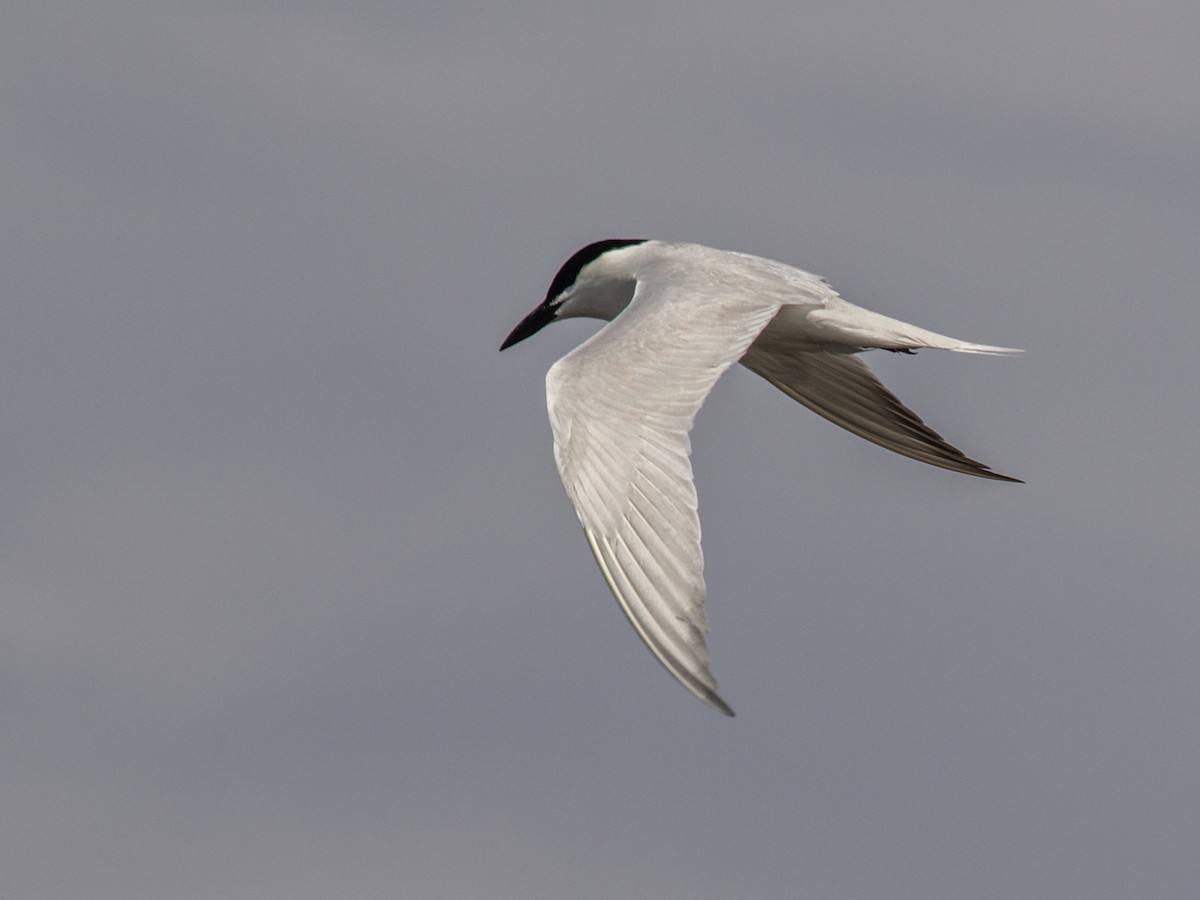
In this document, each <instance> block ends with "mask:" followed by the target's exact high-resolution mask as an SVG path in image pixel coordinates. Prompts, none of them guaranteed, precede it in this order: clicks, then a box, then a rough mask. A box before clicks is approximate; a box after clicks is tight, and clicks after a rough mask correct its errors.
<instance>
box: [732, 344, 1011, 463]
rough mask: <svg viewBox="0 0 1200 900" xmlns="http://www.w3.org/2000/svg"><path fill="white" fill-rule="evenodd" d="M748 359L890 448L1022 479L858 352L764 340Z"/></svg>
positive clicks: (837, 420)
mask: <svg viewBox="0 0 1200 900" xmlns="http://www.w3.org/2000/svg"><path fill="white" fill-rule="evenodd" d="M742 364H743V365H744V366H746V368H748V369H749V370H750V371H752V372H756V373H757V374H759V375H761V376H762V377H763V378H765V379H766V380H767V381H769V382H771V384H773V385H775V387H777V388H779V389H780V390H781V391H783V392H784V393H785V394H787V395H788V396H789V397H791V398H792V399H794V400H798V401H799V402H800V403H803V404H804V405H805V406H807V407H808V408H809V409H811V410H812V411H813V412H815V413H818V414H819V415H822V416H824V417H825V418H826V419H828V420H829V421H831V422H833V423H834V424H836V425H840V426H841V427H842V428H845V429H846V430H847V431H851V432H853V433H854V434H857V435H858V436H859V437H863V438H866V439H867V440H868V441H871V442H872V443H875V444H878V445H879V446H881V447H886V448H887V449H888V450H892V451H894V452H896V453H899V454H901V455H903V456H907V457H910V458H911V459H916V460H920V461H921V462H924V463H929V465H931V466H940V467H941V468H943V469H950V470H952V471H955V472H964V473H966V474H968V475H977V476H979V477H980V478H994V479H996V480H997V481H1020V479H1018V478H1011V477H1009V476H1008V475H1001V474H1000V473H999V472H993V471H991V470H990V469H989V468H988V467H987V466H986V465H984V464H983V463H981V462H978V461H977V460H974V459H971V458H970V457H968V456H966V455H965V454H964V453H963V452H962V451H961V450H959V449H958V448H957V447H953V446H951V445H950V444H948V443H946V441H945V440H944V439H943V438H942V436H941V435H940V434H938V433H937V432H936V431H934V430H933V429H932V428H930V427H929V426H928V425H926V424H925V423H924V422H923V421H921V418H920V416H918V415H917V414H916V413H914V412H913V411H912V410H911V409H909V408H908V407H907V406H905V405H904V404H903V403H901V402H900V401H899V400H898V399H897V398H896V396H895V394H893V393H892V392H891V391H889V390H888V389H887V388H886V387H884V386H883V384H882V383H881V382H880V381H879V379H878V378H876V377H875V375H874V374H873V373H872V372H871V370H870V369H868V368H867V365H866V363H864V362H863V361H862V360H861V359H860V358H859V357H858V356H857V355H855V354H853V353H842V352H837V351H829V350H821V349H811V350H797V349H796V348H795V347H786V348H785V347H783V346H780V345H777V344H776V345H772V346H763V345H761V344H760V345H756V346H752V347H751V348H750V349H749V351H748V352H747V353H746V355H745V356H744V357H742Z"/></svg>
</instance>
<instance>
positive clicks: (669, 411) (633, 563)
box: [500, 239, 1021, 716]
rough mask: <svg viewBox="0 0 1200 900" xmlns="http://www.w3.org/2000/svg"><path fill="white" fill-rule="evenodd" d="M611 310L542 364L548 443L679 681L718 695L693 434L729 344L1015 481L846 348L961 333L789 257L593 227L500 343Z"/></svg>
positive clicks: (753, 365)
mask: <svg viewBox="0 0 1200 900" xmlns="http://www.w3.org/2000/svg"><path fill="white" fill-rule="evenodd" d="M578 316H588V317H591V318H597V319H604V320H607V322H608V324H607V325H605V326H604V327H603V328H601V329H600V331H598V332H597V333H596V334H594V335H592V336H591V337H590V338H588V339H587V340H585V341H584V342H583V343H582V344H580V345H579V346H578V347H576V348H575V349H574V350H572V351H571V352H570V353H568V354H567V355H566V356H564V357H563V358H562V359H560V360H559V361H558V362H556V363H555V364H554V365H553V366H551V367H550V371H549V373H548V374H547V375H546V398H547V405H548V407H549V411H550V425H551V428H552V430H553V432H554V459H555V462H557V464H558V471H559V474H560V475H561V476H562V481H563V485H564V487H565V488H566V490H567V495H568V496H569V497H570V499H571V503H572V504H573V505H574V507H575V512H576V514H577V515H578V516H579V521H580V523H581V524H582V525H583V530H584V534H585V535H586V536H587V541H588V545H589V546H590V547H591V548H592V552H593V553H594V554H595V556H596V561H597V562H598V563H599V564H600V571H601V572H602V573H603V574H604V579H605V581H607V582H608V586H609V588H611V589H612V592H613V594H614V595H615V596H616V598H617V601H618V603H620V605H621V608H622V609H623V610H624V611H625V615H626V616H628V618H629V621H630V622H631V623H632V624H633V627H634V630H635V631H637V633H638V634H639V635H640V636H641V638H642V640H643V641H645V642H646V645H647V646H648V647H649V648H650V650H651V651H652V652H653V653H654V655H655V657H656V658H657V659H658V661H659V662H660V663H662V664H663V666H664V667H665V668H666V669H667V671H668V672H670V673H671V674H672V675H673V676H675V678H676V679H678V680H679V681H680V683H682V684H683V685H684V686H685V687H686V688H687V689H688V690H690V691H691V692H692V693H694V694H695V695H696V696H697V697H699V698H700V699H702V700H704V701H705V702H706V703H708V704H710V705H711V706H713V707H715V708H716V709H718V710H720V711H721V712H723V713H725V714H726V715H730V716H731V715H733V710H732V709H730V707H729V705H728V704H727V703H726V702H725V701H724V700H722V699H721V697H720V696H719V695H718V693H717V682H716V680H715V679H714V678H713V676H712V673H711V672H710V671H709V656H708V647H707V645H706V644H705V640H704V634H705V632H706V631H707V623H706V620H705V615H704V598H705V587H704V557H703V554H702V553H701V549H700V519H699V517H698V515H697V512H696V488H695V485H694V484H693V482H692V467H691V461H690V459H689V455H690V452H691V441H690V439H689V437H688V434H689V432H690V431H691V428H692V422H693V420H694V419H695V417H696V413H697V411H698V410H699V409H700V406H701V405H702V404H703V403H704V399H705V397H707V396H708V393H709V391H710V390H712V386H713V385H714V384H715V383H716V381H717V379H718V378H720V377H721V374H722V373H723V372H724V371H725V370H726V369H728V368H729V367H730V366H731V365H733V364H734V363H735V362H739V361H740V362H741V363H742V364H743V365H744V366H746V367H747V368H748V369H750V370H751V371H753V372H757V373H758V374H759V375H761V376H762V377H763V378H765V379H766V380H767V381H769V382H771V383H772V384H773V385H775V386H776V387H778V388H779V389H780V390H782V391H783V392H784V393H786V394H787V395H788V396H790V397H792V398H793V399H795V400H797V401H799V402H800V403H802V404H804V405H805V406H807V407H808V408H809V409H811V410H813V411H814V412H816V413H819V414H820V415H822V416H824V417H825V418H827V419H829V420H830V421H831V422H834V423H835V424H837V425H840V426H842V427H843V428H845V429H847V430H849V431H852V432H853V433H854V434H857V435H859V436H860V437H864V438H866V439H867V440H869V441H872V442H874V443H876V444H879V445H880V446H881V447H886V448H887V449H889V450H893V451H895V452H896V453H900V454H903V455H904V456H908V457H911V458H913V459H917V460H920V461H921V462H926V463H929V464H930V465H934V466H940V467H942V468H944V469H951V470H953V471H956V472H965V473H966V474H969V475H977V476H979V477H981V478H992V479H996V480H999V481H1017V480H1018V479H1016V478H1010V477H1009V476H1007V475H1001V474H999V473H997V472H993V471H991V470H990V469H989V468H988V467H987V466H985V465H984V464H983V463H980V462H977V461H976V460H973V459H970V458H969V457H967V456H965V455H964V454H963V453H962V452H961V451H959V450H958V449H957V448H955V447H952V446H951V445H950V444H948V443H946V441H944V440H943V439H942V438H941V436H940V435H938V434H937V432H935V431H933V429H931V428H929V426H927V425H926V424H925V423H924V422H922V421H921V419H920V417H919V416H917V415H916V414H915V413H914V412H912V411H911V410H909V409H908V408H907V407H906V406H904V404H902V403H901V402H900V401H899V400H897V399H896V397H895V396H894V395H893V394H892V393H891V392H890V391H888V389H887V388H885V387H884V386H883V384H882V383H880V381H879V380H878V379H877V378H876V377H875V376H874V375H873V374H872V373H871V371H870V369H868V368H867V366H866V364H865V363H863V362H862V360H861V359H860V358H859V357H858V356H857V355H856V354H858V353H859V352H861V351H863V350H868V349H872V348H880V349H884V350H893V351H908V352H911V351H914V350H916V349H918V348H922V347H931V348H936V349H940V350H955V351H958V352H961V353H989V354H1012V353H1020V352H1021V351H1019V350H1013V349H1010V348H1007V347H991V346H988V345H986V344H972V343H968V342H966V341H959V340H955V339H954V338H949V337H945V336H944V335H940V334H935V333H934V332H932V331H926V330H925V329H923V328H917V327H916V326H914V325H909V324H906V323H904V322H901V321H898V320H896V319H891V318H888V317H887V316H882V315H879V314H877V313H873V312H870V311H868V310H865V309H863V308H861V307H859V306H855V305H854V304H852V303H848V302H847V301H845V300H843V299H842V298H841V297H839V296H838V295H837V293H836V292H834V290H833V289H832V288H831V287H830V286H829V285H828V284H827V283H826V282H825V281H823V280H822V279H820V278H818V277H817V276H815V275H812V274H809V273H808V272H804V271H802V270H800V269H796V268H793V267H791V266H787V265H784V264H783V263H778V262H774V261H772V260H768V259H763V258H761V257H757V256H750V255H748V254H745V253H734V252H731V251H727V250H715V249H713V248H711V247H703V246H700V245H699V244H683V243H668V242H665V241H656V240H626V239H615V240H606V241H597V242H596V243H593V244H589V245H588V246H586V247H584V248H583V249H581V250H579V251H578V252H576V253H575V254H574V255H573V256H571V258H570V259H568V260H567V261H566V262H565V263H564V264H563V266H562V268H560V269H559V271H558V273H557V274H556V275H555V276H554V279H553V281H552V282H551V284H550V289H549V291H548V292H547V294H546V299H545V300H544V301H543V302H542V303H541V304H540V305H539V306H538V307H537V308H536V309H535V310H534V311H533V312H531V313H530V314H529V315H528V316H526V317H525V318H524V319H523V320H521V322H520V323H519V324H518V325H517V327H516V328H514V329H513V331H512V333H511V334H509V336H508V337H507V338H506V339H505V341H504V343H503V345H501V347H500V349H501V350H503V349H505V348H506V347H510V346H512V345H513V344H515V343H517V342H518V341H522V340H524V339H525V338H527V337H529V336H530V335H532V334H534V333H535V332H537V331H539V330H540V329H541V328H543V327H545V326H546V325H548V324H550V323H551V322H553V321H556V320H558V319H565V318H573V317H578Z"/></svg>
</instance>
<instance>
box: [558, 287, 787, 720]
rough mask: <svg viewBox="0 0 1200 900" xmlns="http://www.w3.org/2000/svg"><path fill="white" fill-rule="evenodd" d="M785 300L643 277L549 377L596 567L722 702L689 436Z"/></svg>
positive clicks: (671, 667) (677, 670)
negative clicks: (710, 642) (703, 290)
mask: <svg viewBox="0 0 1200 900" xmlns="http://www.w3.org/2000/svg"><path fill="white" fill-rule="evenodd" d="M778 308H779V307H778V304H775V303H763V302H762V301H761V300H753V299H747V298H741V299H733V300H729V299H725V298H722V297H719V296H712V297H708V298H705V297H698V296H697V292H696V288H695V286H694V285H692V286H689V288H688V289H687V293H686V294H685V293H684V289H683V288H682V287H666V288H648V287H647V286H646V285H645V284H644V283H643V284H639V286H638V288H637V290H636V292H635V293H634V297H633V300H632V301H631V302H630V304H629V306H628V307H627V308H626V309H625V311H623V312H622V313H621V315H620V316H619V317H617V318H616V319H615V320H613V321H612V322H610V323H609V324H608V325H606V326H605V327H604V328H603V329H601V330H600V331H599V332H597V333H596V334H595V335H593V336H592V337H591V338H590V339H589V340H587V341H585V342H584V343H583V344H581V345H580V346H579V347H577V348H576V349H575V350H573V351H571V352H570V353H568V354H567V355H566V356H564V357H563V358H562V359H560V360H559V361H558V362H557V363H555V364H554V366H552V367H551V369H550V372H549V373H548V374H547V376H546V391H547V402H548V406H549V409H550V423H551V427H552V428H553V431H554V457H555V461H556V462H557V463H558V470H559V474H560V475H561V476H562V481H563V485H564V486H565V487H566V489H567V494H568V496H569V497H570V498H571V502H572V503H573V504H574V506H575V511H576V513H577V514H578V516H579V520H580V522H581V523H582V525H583V530H584V533H585V534H586V536H587V540H588V544H589V545H590V546H591V548H592V552H593V553H594V554H595V556H596V561H597V562H598V563H599V565H600V571H601V572H602V573H603V574H604V578H605V580H606V581H607V582H608V586H609V587H610V588H611V589H612V592H613V594H614V595H615V596H616V598H617V601H618V602H619V603H620V605H621V608H622V609H623V610H624V611H625V615H626V616H628V617H629V621H630V622H631V623H632V625H633V627H634V630H635V631H637V633H638V635H639V636H640V637H641V638H642V640H643V641H645V642H646V645H647V646H648V647H649V648H650V650H651V651H652V652H653V653H654V655H655V657H656V658H657V659H658V661H659V662H660V663H662V665H663V666H664V667H665V668H666V669H667V671H668V672H670V673H671V674H672V675H673V676H675V678H676V679H678V680H679V681H680V682H681V683H682V684H683V685H684V686H685V687H686V688H688V690H690V691H691V692H692V693H694V694H695V695H696V696H697V697H699V698H700V699H702V700H704V701H705V702H706V703H708V704H710V705H712V706H713V707H715V708H716V709H718V710H720V711H721V712H723V713H725V714H726V715H733V710H732V709H730V708H729V705H728V704H727V703H725V701H724V700H722V699H721V698H720V696H718V694H717V682H716V680H715V679H714V678H713V676H712V673H711V672H710V671H709V654H708V647H707V645H706V643H705V640H704V634H705V632H706V631H707V627H708V626H707V622H706V617H705V614H704V598H705V585H704V574H703V570H704V558H703V555H702V553H701V550H700V519H699V516H698V515H697V512H696V508H697V503H696V489H695V485H694V484H693V482H692V466H691V462H690V459H689V454H690V452H691V441H690V439H689V436H688V435H689V432H690V431H691V427H692V422H693V420H694V419H695V416H696V413H697V411H698V410H699V409H700V407H701V405H702V404H703V403H704V400H705V398H706V397H707V396H708V393H709V391H710V390H711V389H712V386H713V385H714V384H715V383H716V381H717V379H718V378H719V377H720V376H721V374H722V373H723V372H724V371H725V370H726V369H728V368H729V366H731V365H732V364H733V363H735V362H737V361H738V359H739V358H741V356H742V355H743V354H744V353H745V351H746V348H747V347H749V346H750V343H751V342H752V341H753V340H754V339H755V338H756V337H757V336H758V334H759V333H760V332H761V331H762V329H763V328H764V327H765V326H766V325H767V323H768V322H770V320H771V318H772V317H773V316H774V315H775V312H776V311H777V310H778Z"/></svg>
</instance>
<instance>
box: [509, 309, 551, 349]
mask: <svg viewBox="0 0 1200 900" xmlns="http://www.w3.org/2000/svg"><path fill="white" fill-rule="evenodd" d="M554 309H555V308H554V307H553V306H547V305H546V304H544V303H543V304H542V305H541V306H539V307H538V308H537V309H535V310H534V311H533V312H531V313H530V314H529V315H527V316H526V317H525V318H523V319H522V320H521V321H520V322H518V323H517V327H516V328H514V329H513V330H512V332H511V333H510V334H509V336H508V337H506V338H505V339H504V343H503V344H501V345H500V349H501V350H505V349H507V348H509V347H511V346H512V345H513V344H516V343H518V342H520V341H523V340H525V338H527V337H530V336H531V335H534V334H537V333H538V332H539V331H541V330H542V329H543V328H545V327H546V326H547V325H549V324H550V323H551V322H553V321H554Z"/></svg>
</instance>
